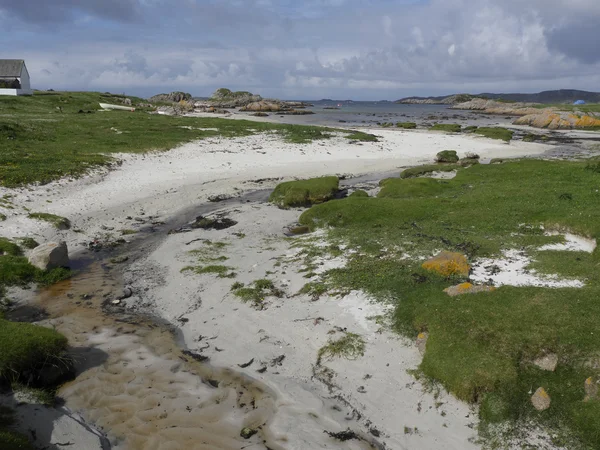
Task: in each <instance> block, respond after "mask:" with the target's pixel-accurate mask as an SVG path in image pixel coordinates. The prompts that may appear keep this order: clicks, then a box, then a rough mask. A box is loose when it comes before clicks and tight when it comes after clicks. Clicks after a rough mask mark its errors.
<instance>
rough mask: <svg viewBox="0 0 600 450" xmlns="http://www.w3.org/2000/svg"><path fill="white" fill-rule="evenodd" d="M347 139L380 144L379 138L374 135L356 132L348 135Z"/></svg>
mask: <svg viewBox="0 0 600 450" xmlns="http://www.w3.org/2000/svg"><path fill="white" fill-rule="evenodd" d="M346 139H350V140H351V141H359V142H378V139H377V136H375V135H374V134H369V133H363V132H362V131H355V132H353V133H351V134H348V135H347V136H346Z"/></svg>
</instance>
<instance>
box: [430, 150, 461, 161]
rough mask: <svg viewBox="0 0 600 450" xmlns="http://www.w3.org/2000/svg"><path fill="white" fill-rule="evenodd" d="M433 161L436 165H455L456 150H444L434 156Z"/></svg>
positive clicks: (456, 158)
mask: <svg viewBox="0 0 600 450" xmlns="http://www.w3.org/2000/svg"><path fill="white" fill-rule="evenodd" d="M435 161H436V162H438V163H450V164H451V163H456V162H458V153H456V150H444V151H441V152H439V153H438V154H437V155H435Z"/></svg>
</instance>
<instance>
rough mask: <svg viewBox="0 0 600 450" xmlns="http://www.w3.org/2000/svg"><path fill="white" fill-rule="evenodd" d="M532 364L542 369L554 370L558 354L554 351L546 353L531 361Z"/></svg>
mask: <svg viewBox="0 0 600 450" xmlns="http://www.w3.org/2000/svg"><path fill="white" fill-rule="evenodd" d="M533 365H534V366H537V367H539V368H540V369H542V370H546V371H548V372H554V371H555V370H556V366H557V365H558V356H557V355H556V354H555V353H548V354H546V355H544V356H542V357H540V358H538V359H536V360H535V361H533Z"/></svg>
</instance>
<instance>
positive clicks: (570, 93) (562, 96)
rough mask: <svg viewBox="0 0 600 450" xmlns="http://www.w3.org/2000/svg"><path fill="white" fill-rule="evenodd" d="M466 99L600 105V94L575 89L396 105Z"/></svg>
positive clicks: (452, 99)
mask: <svg viewBox="0 0 600 450" xmlns="http://www.w3.org/2000/svg"><path fill="white" fill-rule="evenodd" d="M465 97H469V99H470V98H475V97H479V98H488V99H493V100H504V101H510V102H525V103H573V102H574V101H576V100H585V101H586V102H587V103H600V93H598V92H587V91H578V90H575V89H560V90H557V91H544V92H539V93H537V94H492V93H489V92H485V93H482V94H478V95H469V94H457V95H450V96H441V97H407V98H403V99H400V100H398V101H396V103H408V104H444V105H450V104H451V105H453V104H456V103H461V102H463V101H465Z"/></svg>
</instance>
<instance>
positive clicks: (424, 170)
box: [400, 164, 461, 178]
mask: <svg viewBox="0 0 600 450" xmlns="http://www.w3.org/2000/svg"><path fill="white" fill-rule="evenodd" d="M460 167H461V166H460V165H458V164H430V165H426V166H417V167H411V168H409V169H405V170H403V171H402V172H401V173H400V178H415V177H420V176H423V175H427V174H430V173H433V172H453V171H455V170H457V169H459V168H460Z"/></svg>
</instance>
